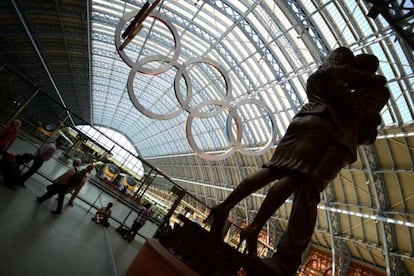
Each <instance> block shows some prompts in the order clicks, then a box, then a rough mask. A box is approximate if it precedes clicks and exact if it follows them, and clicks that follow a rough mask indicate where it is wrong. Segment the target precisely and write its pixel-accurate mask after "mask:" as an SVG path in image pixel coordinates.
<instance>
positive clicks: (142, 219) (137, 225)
mask: <svg viewBox="0 0 414 276" xmlns="http://www.w3.org/2000/svg"><path fill="white" fill-rule="evenodd" d="M151 206H152V204H151V203H149V202H148V203H145V204H144V207H141V208H140V209H139V210H138V215H137V217H136V218H135V220H134V222H133V223H132V226H131V228H130V229H129V231H128V232H127V233H126V234H125V235H123V236H122V238H123V239H127V240H128V242H132V241H133V240H134V238H135V235H136V234H137V233H138V231H139V229H141V228H142V226H144V224H145V223H146V222H147V219H148V218H149V217H150V215H151Z"/></svg>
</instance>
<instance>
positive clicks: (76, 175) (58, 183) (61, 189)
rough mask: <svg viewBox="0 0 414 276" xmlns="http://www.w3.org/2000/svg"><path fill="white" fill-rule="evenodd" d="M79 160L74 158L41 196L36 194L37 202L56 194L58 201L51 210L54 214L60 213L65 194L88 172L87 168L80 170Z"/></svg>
mask: <svg viewBox="0 0 414 276" xmlns="http://www.w3.org/2000/svg"><path fill="white" fill-rule="evenodd" d="M80 164H81V162H80V160H78V159H76V160H74V161H73V167H72V168H70V169H69V170H67V171H66V172H65V173H64V174H62V175H61V176H59V177H58V178H57V179H55V180H54V181H53V183H52V184H51V185H49V186H48V187H47V192H46V193H45V194H43V195H42V196H38V197H37V198H36V200H37V202H39V203H42V202H43V201H45V200H46V199H48V198H50V197H52V196H53V195H56V194H57V195H58V203H57V206H56V210H54V211H51V213H52V214H54V215H60V214H61V213H62V207H63V201H64V199H65V195H66V194H67V193H69V192H70V191H71V190H73V189H74V188H76V187H77V186H78V185H79V184H80V183H81V181H82V178H83V177H84V176H85V175H86V174H87V173H89V172H90V171H89V169H88V168H85V169H83V170H80V168H79V166H80Z"/></svg>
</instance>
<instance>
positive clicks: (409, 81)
mask: <svg viewBox="0 0 414 276" xmlns="http://www.w3.org/2000/svg"><path fill="white" fill-rule="evenodd" d="M376 2H377V1H376ZM392 2H393V4H392V7H391V8H390V7H389V6H386V8H383V9H382V10H380V11H382V14H383V15H379V16H378V17H377V18H376V19H375V20H374V19H371V18H369V17H367V16H366V14H367V13H368V11H370V8H371V4H369V3H368V2H367V1H316V0H315V1H270V0H269V1H265V0H262V1H248V0H245V1H190V0H180V1H167V0H165V1H161V3H160V4H159V5H158V7H157V8H156V11H157V12H159V13H160V14H161V15H163V16H165V17H166V18H167V19H168V21H169V22H171V24H172V25H173V26H174V27H175V28H176V30H177V32H178V34H179V36H180V39H181V52H180V55H179V57H178V60H177V62H178V63H179V64H183V63H185V62H186V61H188V60H190V59H193V58H198V57H204V58H209V59H211V60H214V61H216V62H217V63H218V64H220V65H221V66H222V67H223V68H224V70H225V71H226V73H227V74H228V75H229V77H230V79H231V82H232V88H233V89H232V99H231V101H232V103H235V102H237V101H239V100H241V99H244V98H254V99H258V100H260V101H262V102H265V103H266V104H267V105H268V106H269V107H270V109H271V110H272V112H273V113H274V115H275V118H276V122H277V123H276V128H275V131H276V133H277V137H278V138H279V137H281V135H283V133H284V132H285V130H286V128H287V126H288V124H289V122H290V120H291V118H292V117H293V116H294V114H295V113H296V112H297V111H298V109H299V108H300V107H301V105H302V104H303V103H304V102H306V97H305V93H304V86H305V83H306V80H307V77H308V76H309V74H311V73H312V72H313V71H314V70H315V69H316V68H317V66H318V65H319V64H320V62H321V60H322V59H323V57H324V56H325V55H326V54H327V53H328V52H329V51H330V50H331V49H334V48H335V47H337V46H340V45H341V46H347V47H350V48H351V49H352V50H353V51H354V52H355V53H361V52H366V53H373V54H375V55H377V56H378V57H379V60H380V73H381V74H383V75H385V76H386V77H387V79H388V80H389V84H388V86H389V88H390V91H391V94H392V97H391V100H390V101H389V104H388V105H387V107H386V108H384V110H383V112H382V118H383V125H382V127H381V131H380V135H379V137H378V140H377V142H376V143H375V145H374V146H372V147H366V148H362V147H361V148H360V149H359V158H358V161H357V162H356V163H354V164H352V166H350V167H349V168H345V169H344V170H343V171H342V172H341V174H340V175H339V176H338V177H337V178H336V179H335V180H334V181H333V183H332V184H331V185H330V186H329V187H328V189H327V190H326V191H325V192H324V194H323V201H322V203H321V204H320V209H319V217H318V224H317V229H316V231H315V234H314V237H313V239H312V242H314V243H316V244H319V245H322V246H324V247H327V248H331V247H334V248H336V247H337V248H342V249H337V250H338V252H339V251H340V253H342V254H350V255H351V256H352V257H354V258H356V259H359V260H363V261H365V262H368V263H370V264H373V265H375V266H378V267H382V268H384V269H386V270H387V271H391V270H393V271H394V272H395V273H398V274H400V275H404V273H406V272H407V273H409V274H414V270H413V267H414V257H413V255H414V250H413V238H414V230H413V229H414V228H413V226H412V225H413V223H414V218H413V216H414V188H413V185H412V183H411V182H412V180H411V179H413V169H414V166H413V157H412V156H413V145H414V140H413V137H412V134H413V114H414V112H413V108H414V106H413V93H412V91H413V80H414V75H413V65H414V60H413V48H412V46H413V35H412V33H413V32H412V26H413V25H414V24H413V23H414V22H413V10H412V9H413V4H412V1H392ZM143 5H144V1H115V0H112V1H103V0H101V1H96V0H93V1H89V2H87V1H80V0H67V1H66V0H57V1H41V2H34V1H25V0H20V1H19V0H12V1H2V3H1V4H0V11H1V19H0V22H1V35H0V38H1V40H0V41H1V43H0V49H1V56H0V57H1V62H2V63H3V64H7V65H8V66H10V67H12V68H13V69H14V70H16V71H18V72H20V73H22V74H24V75H25V76H28V77H29V78H30V79H31V80H33V81H34V82H35V83H36V84H37V86H38V87H39V88H40V89H41V90H42V91H44V92H46V93H48V94H50V95H51V96H52V97H54V98H55V99H56V100H57V101H60V102H62V103H63V104H64V105H66V106H67V107H68V108H69V109H71V110H72V111H74V113H76V114H78V115H79V116H80V117H81V118H83V119H84V120H86V121H88V122H91V123H92V124H93V125H99V126H105V127H109V128H111V129H115V130H117V131H119V132H121V133H123V134H124V135H125V136H126V137H128V139H130V141H131V142H132V143H133V144H134V145H135V147H136V149H137V151H138V152H139V153H140V155H142V157H143V158H145V159H146V160H148V161H149V162H150V163H152V164H153V165H154V166H156V167H158V168H160V169H161V170H162V171H164V172H165V173H167V174H168V175H170V176H171V178H172V179H173V180H174V181H176V182H177V184H179V185H181V186H182V187H184V188H186V189H187V190H188V191H189V192H190V193H193V194H194V195H196V196H197V197H198V198H199V199H201V200H203V201H205V202H206V203H207V204H208V205H210V206H212V205H214V204H216V202H220V201H221V200H223V199H224V198H225V197H226V196H227V195H228V193H229V191H231V189H232V188H233V187H234V186H235V185H236V184H237V183H238V182H239V181H240V180H241V179H242V178H243V177H244V176H246V175H247V174H248V173H250V172H253V171H255V170H257V169H258V168H259V167H260V166H261V164H262V163H263V162H264V161H266V160H268V159H269V158H270V156H271V154H272V151H269V152H267V153H266V154H264V155H263V156H259V157H252V156H247V155H243V154H240V153H236V154H234V155H233V156H231V157H229V158H227V159H225V160H221V161H207V160H204V159H202V158H199V157H198V156H197V155H195V154H194V153H193V151H192V150H191V148H190V146H189V144H188V142H187V139H186V137H185V122H186V119H187V117H188V114H187V113H185V112H183V113H181V114H179V115H178V116H176V117H174V118H172V119H168V120H154V119H151V118H148V117H146V116H144V115H143V114H142V113H140V112H139V111H137V109H136V108H135V107H134V106H133V105H132V103H131V101H130V99H129V96H128V93H127V79H128V75H129V73H130V70H131V69H130V68H129V67H128V66H127V65H126V64H125V63H124V62H123V61H122V59H121V58H120V56H119V54H118V53H117V51H116V49H115V44H114V34H115V28H116V25H117V24H118V23H119V21H120V19H121V17H122V16H124V15H125V14H127V13H128V12H131V11H137V10H138V9H140V8H141V7H142V6H143ZM410 9H411V10H410ZM386 19H387V20H388V21H387V20H386ZM145 26H146V27H145V28H144V29H143V30H142V31H141V32H140V33H138V35H137V36H136V37H135V38H134V40H133V42H131V44H130V46H128V47H129V48H127V51H129V52H130V53H133V55H134V57H135V58H137V59H141V58H144V57H147V56H151V55H156V54H158V55H161V54H162V55H167V56H171V55H172V53H173V50H174V42H173V40H172V35H171V34H170V33H169V32H168V30H167V29H166V28H165V26H164V25H163V24H160V23H159V22H157V21H154V20H152V21H151V20H148V21H146V23H145ZM148 66H154V67H156V66H159V64H158V65H157V64H150V63H149V64H148ZM176 71H177V69H176V68H172V69H171V70H169V71H167V72H166V73H163V74H159V75H151V76H149V75H144V74H136V75H135V78H134V88H135V90H136V91H138V92H136V93H138V94H137V95H138V96H139V98H140V99H141V100H142V104H143V105H144V106H145V107H146V108H148V109H151V110H152V111H154V112H156V113H158V114H165V113H169V112H172V111H174V110H176V109H177V108H178V101H177V98H176V97H175V95H174V92H173V89H172V86H173V81H174V77H175V74H176ZM190 74H191V85H192V87H193V89H194V91H193V97H192V99H191V102H190V105H191V106H196V105H197V104H200V103H202V102H204V101H206V100H209V99H215V98H217V97H223V95H224V91H223V89H222V88H223V85H222V84H220V83H214V81H213V78H214V76H215V75H217V74H216V72H214V70H211V68H209V67H208V66H203V65H197V66H193V67H191V72H190ZM20 93H28V92H27V91H26V92H23V91H21V92H20ZM42 108H43V107H42V106H41V103H39V110H40V109H42ZM251 110H253V111H251ZM245 113H246V114H247V115H245V118H244V119H245V120H246V121H247V122H248V123H247V124H246V126H245V128H244V132H243V135H244V136H243V139H244V140H243V142H244V143H246V144H248V145H252V146H261V145H263V144H264V143H266V141H267V139H269V137H270V135H269V130H268V128H266V127H264V128H263V127H261V125H260V122H261V121H260V118H261V117H263V116H264V115H263V113H262V112H260V111H259V110H255V109H254V108H252V109H249V112H247V111H246V112H245ZM59 116H61V114H59V113H58V112H57V111H54V110H52V109H51V110H50V112H49V114H46V115H45V117H47V120H53V117H56V118H59ZM225 120H226V116H224V115H222V114H219V115H217V116H214V117H212V118H209V119H208V120H207V121H206V122H205V123H203V124H197V125H196V127H197V128H196V130H195V131H194V136H195V139H196V141H197V142H200V143H202V144H203V146H204V147H205V149H206V150H211V151H221V150H225V149H227V148H228V147H229V145H228V142H226V141H227V140H226V139H227V137H226V135H227V133H226V131H223V128H224V127H225ZM75 123H76V122H75ZM274 146H277V139H276V141H275V144H274ZM266 191H267V190H266V189H263V190H260V191H258V192H257V194H255V195H254V196H251V197H249V198H248V199H247V200H245V201H243V202H242V203H241V204H240V205H239V206H238V208H237V209H236V210H235V211H234V212H233V213H232V217H233V220H234V221H237V222H242V221H244V222H248V221H249V220H251V218H252V217H253V216H254V214H255V212H256V210H257V209H258V208H259V206H260V203H261V201H262V200H263V198H264V196H265V195H266ZM289 209H290V203H289V202H287V204H285V205H284V206H283V207H282V208H281V209H280V210H279V211H278V212H276V213H275V215H274V217H273V218H272V220H271V221H270V222H269V223H268V226H267V227H268V229H269V230H270V231H269V233H271V235H272V236H271V239H272V240H274V239H275V236H276V233H278V232H280V231H283V230H284V229H285V228H286V221H287V218H288V216H289ZM331 233H336V235H335V236H334V237H333V236H332V235H331ZM341 245H345V248H346V250H344V249H343V248H344V247H343V246H342V247H341Z"/></svg>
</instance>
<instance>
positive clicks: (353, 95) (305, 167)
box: [207, 47, 390, 275]
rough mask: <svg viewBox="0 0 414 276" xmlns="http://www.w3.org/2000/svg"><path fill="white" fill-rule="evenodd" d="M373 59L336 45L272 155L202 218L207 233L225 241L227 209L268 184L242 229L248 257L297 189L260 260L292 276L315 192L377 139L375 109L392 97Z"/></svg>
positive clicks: (306, 237)
mask: <svg viewBox="0 0 414 276" xmlns="http://www.w3.org/2000/svg"><path fill="white" fill-rule="evenodd" d="M378 64H379V63H378V59H377V58H376V57H375V56H373V55H368V54H361V55H357V56H354V54H353V53H352V52H351V51H350V50H349V49H348V48H345V47H340V48H338V49H335V50H334V51H333V52H332V53H331V54H330V55H329V56H328V57H327V59H326V61H325V62H324V63H323V64H322V65H321V66H320V67H319V69H318V70H317V71H316V72H315V73H313V74H312V75H311V76H310V77H309V79H308V81H307V87H306V93H307V96H308V100H309V102H308V103H306V104H305V105H304V106H303V107H302V109H301V110H300V112H299V113H298V114H296V116H295V117H294V118H293V120H292V122H291V124H290V125H289V127H288V129H287V131H286V134H285V135H284V137H283V138H282V140H281V141H280V143H279V145H278V147H277V148H276V150H275V152H274V154H273V156H272V158H271V160H270V161H269V162H267V163H265V164H264V165H263V168H262V169H261V170H259V171H257V172H255V173H253V174H251V175H249V176H247V177H246V178H244V179H243V180H242V181H241V182H240V184H239V185H238V186H237V187H236V188H235V189H234V191H233V192H232V193H231V194H230V195H229V196H228V197H227V198H226V199H225V200H224V201H223V202H222V203H221V204H218V205H216V206H214V207H213V208H212V209H211V211H210V214H209V217H208V218H207V220H208V221H211V220H212V225H211V229H210V234H211V235H212V236H213V237H215V238H217V239H222V237H223V234H224V233H223V228H224V224H225V222H226V220H227V217H228V215H229V212H230V210H231V209H232V208H233V207H234V206H235V205H236V204H237V203H238V202H240V201H241V200H242V199H244V198H245V197H247V196H248V195H250V194H251V193H253V192H255V191H256V190H258V189H260V188H262V187H264V186H265V185H267V184H270V183H272V182H274V181H275V182H274V183H273V186H272V187H271V189H270V190H269V193H268V194H267V196H266V198H265V199H264V201H263V203H262V205H261V207H260V209H259V210H258V213H257V215H256V217H255V218H254V220H253V221H252V222H251V223H250V224H249V225H248V226H247V227H246V228H244V229H242V230H241V232H240V236H241V239H243V240H246V242H247V248H248V252H249V254H253V255H256V254H257V252H256V251H257V237H258V234H259V232H260V230H261V228H262V227H263V226H264V224H265V223H266V221H267V220H268V219H269V218H270V217H271V216H272V215H273V213H274V212H275V211H276V210H277V209H278V208H279V207H280V206H281V205H282V204H283V203H284V202H285V200H286V199H287V198H288V197H289V196H290V195H291V194H292V193H294V199H293V204H292V210H291V214H290V218H289V222H288V227H287V230H286V232H285V233H284V235H283V236H282V237H281V239H280V240H279V243H278V245H277V251H276V253H275V254H274V255H273V256H272V257H271V258H270V259H264V260H263V261H264V262H265V263H266V264H267V265H268V266H270V267H271V268H272V269H273V270H274V271H275V274H276V275H292V274H294V272H295V271H296V270H297V268H298V267H299V265H300V264H301V255H302V253H303V251H304V250H305V248H306V246H307V245H308V243H309V241H310V239H311V237H312V234H313V231H314V227H315V223H316V216H317V205H318V203H319V202H320V198H319V194H320V192H321V191H323V190H324V189H325V188H326V186H327V184H328V183H329V182H330V181H331V180H333V179H334V178H335V177H336V175H337V174H338V173H339V171H340V170H341V169H342V168H343V167H344V166H345V165H347V164H350V163H353V162H355V161H356V159H357V145H359V144H370V143H373V142H374V141H375V138H376V135H377V127H378V125H379V124H380V123H381V117H380V115H379V112H380V110H381V109H382V108H383V106H384V105H385V104H386V102H387V101H388V99H389V96H390V94H389V91H388V89H387V88H386V87H385V86H384V85H385V84H386V79H385V78H384V77H383V76H380V75H376V74H375V72H376V71H377V68H378Z"/></svg>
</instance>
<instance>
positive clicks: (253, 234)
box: [241, 173, 307, 255]
mask: <svg viewBox="0 0 414 276" xmlns="http://www.w3.org/2000/svg"><path fill="white" fill-rule="evenodd" d="M306 179H307V174H303V173H297V174H292V175H288V176H285V177H283V178H281V179H280V180H279V181H277V182H276V183H274V184H273V186H272V188H271V189H270V190H269V193H268V194H267V195H266V198H265V199H264V201H263V203H262V205H261V206H260V209H259V210H258V212H257V214H256V216H255V217H254V219H253V221H252V222H251V223H250V224H249V225H248V226H247V227H246V228H244V229H242V231H241V236H242V237H243V238H244V239H245V240H246V242H247V246H248V251H249V254H254V255H256V254H257V238H258V236H259V233H260V230H261V229H262V228H263V226H264V225H265V223H266V222H267V221H268V220H269V218H270V217H271V216H272V215H273V214H274V213H275V212H276V210H277V209H279V207H280V206H281V205H282V204H283V203H284V202H285V201H286V199H288V197H289V196H290V195H291V194H292V193H293V192H294V191H295V189H296V188H297V187H298V185H300V184H302V183H304V182H305V181H306Z"/></svg>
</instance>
